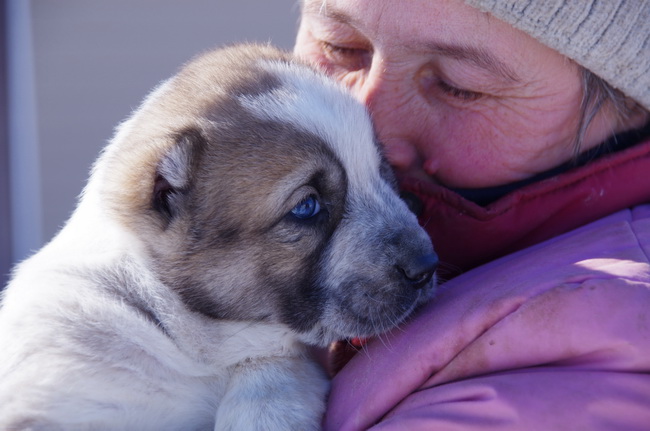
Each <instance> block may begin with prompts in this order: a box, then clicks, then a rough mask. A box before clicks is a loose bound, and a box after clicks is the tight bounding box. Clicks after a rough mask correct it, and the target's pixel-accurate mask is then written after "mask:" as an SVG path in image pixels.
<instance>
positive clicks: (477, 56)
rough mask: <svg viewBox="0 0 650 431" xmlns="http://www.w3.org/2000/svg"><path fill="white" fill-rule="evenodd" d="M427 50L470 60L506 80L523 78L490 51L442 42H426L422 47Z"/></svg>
mask: <svg viewBox="0 0 650 431" xmlns="http://www.w3.org/2000/svg"><path fill="white" fill-rule="evenodd" d="M421 49H423V50H424V51H426V52H430V53H432V54H435V55H441V56H444V57H449V58H453V59H455V60H462V61H468V62H470V63H472V64H474V65H475V66H477V67H480V68H481V69H485V70H487V71H488V72H491V73H492V74H493V75H496V76H499V77H501V78H503V79H504V80H506V81H510V82H520V81H521V78H520V77H519V76H518V75H517V73H516V72H515V71H514V70H513V69H512V68H511V67H510V66H509V65H508V64H506V63H504V62H503V61H501V60H500V59H498V58H496V57H495V56H494V55H492V54H491V53H490V52H489V51H486V50H484V49H481V48H476V47H472V46H466V45H450V44H441V43H425V44H423V46H422V47H421Z"/></svg>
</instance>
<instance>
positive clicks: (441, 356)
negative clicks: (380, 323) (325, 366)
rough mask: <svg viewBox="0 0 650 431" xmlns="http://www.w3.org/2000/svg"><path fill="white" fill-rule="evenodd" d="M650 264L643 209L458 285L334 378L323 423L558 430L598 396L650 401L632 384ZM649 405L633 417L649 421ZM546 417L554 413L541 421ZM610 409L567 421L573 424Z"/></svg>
mask: <svg viewBox="0 0 650 431" xmlns="http://www.w3.org/2000/svg"><path fill="white" fill-rule="evenodd" d="M649 255H650V205H645V206H639V207H635V208H632V209H628V210H624V211H620V212H617V213H615V214H612V215H610V216H608V217H605V218H603V219H601V220H598V221H596V222H594V223H591V224H589V225H586V226H583V227H581V228H579V229H577V230H574V231H571V232H568V233H566V234H564V235H561V236H559V237H556V238H553V239H552V240H549V241H546V242H544V243H541V244H538V245H536V246H534V247H531V248H528V249H524V250H522V251H520V252H517V253H515V254H513V255H509V256H506V257H504V258H502V259H499V260H497V261H494V262H492V263H490V264H488V265H484V266H482V267H479V268H476V269H474V270H472V271H469V272H467V273H466V274H463V275H461V276H458V277H457V278H455V279H453V280H451V281H449V282H448V283H445V284H444V285H443V286H442V289H441V291H440V293H439V295H438V296H437V297H436V298H435V299H434V300H433V301H432V302H431V303H430V304H429V305H428V306H427V307H426V308H425V309H423V310H422V311H421V312H420V313H419V314H418V315H417V316H416V317H415V318H414V319H413V320H412V321H411V322H410V323H409V324H408V325H407V326H406V327H404V328H401V329H400V330H397V331H395V333H394V334H391V335H390V336H389V337H387V338H385V339H383V340H377V341H375V342H373V343H371V344H370V345H369V346H368V347H367V350H366V351H365V352H362V353H361V354H357V356H356V357H355V358H354V359H353V361H352V362H351V363H350V364H348V366H346V367H345V368H344V369H343V370H342V372H341V373H339V374H338V375H337V376H336V378H335V380H334V385H333V391H332V397H331V402H330V410H329V413H328V423H329V424H334V423H336V425H337V427H339V426H340V425H345V424H348V425H349V424H351V423H352V422H350V420H351V418H354V421H356V422H355V423H356V424H357V425H359V424H361V422H365V423H364V425H363V426H369V425H370V424H372V423H374V422H376V421H377V420H379V419H380V418H384V420H387V419H389V418H392V419H390V420H388V422H385V425H388V424H389V423H391V421H393V422H394V421H395V420H398V418H402V419H401V420H406V418H407V417H410V418H411V419H413V417H417V418H420V419H422V420H423V421H424V422H422V423H426V424H427V426H432V425H441V424H443V423H446V422H444V421H443V422H440V421H442V420H443V419H442V418H446V419H444V420H448V419H449V417H448V416H446V414H450V412H451V411H453V409H457V411H456V413H454V414H456V415H460V416H454V417H457V418H458V420H463V421H465V420H470V419H471V418H472V417H475V418H476V417H483V415H485V417H483V419H484V420H489V418H490V417H492V419H494V420H497V419H498V420H499V421H506V422H509V421H511V425H513V424H518V425H517V426H519V427H521V426H524V425H526V426H527V428H526V429H537V428H539V427H540V426H541V427H542V428H545V429H553V428H554V426H553V423H554V422H552V421H555V420H559V419H560V418H563V420H565V419H566V418H564V416H563V414H562V412H563V411H564V412H565V413H566V410H567V407H570V408H569V410H571V411H573V412H574V413H575V410H574V408H573V407H575V408H576V409H583V410H582V411H588V410H585V408H586V407H587V406H586V404H585V403H592V402H594V403H595V402H596V401H595V400H598V399H600V398H598V397H596V398H594V397H595V395H596V394H600V395H602V393H603V391H606V392H607V393H608V394H609V395H608V398H606V400H607V401H602V402H604V403H605V404H607V403H610V402H612V403H617V402H622V401H623V399H624V398H625V397H628V398H629V397H632V398H633V399H634V400H637V398H636V397H639V398H638V400H643V399H645V400H648V399H650V378H649V377H648V376H647V375H642V374H638V378H634V376H636V374H635V373H648V372H650V263H649ZM630 379H631V380H630ZM640 383H643V384H642V385H640V386H639V384H640ZM639 391H640V392H639ZM580 394H582V395H580ZM642 395H643V397H645V398H643V397H642ZM621 397H623V398H621ZM628 401H629V400H628ZM598 402H600V401H598ZM562 404H565V405H564V407H563V406H562ZM628 404H629V403H628ZM629 405H630V406H634V405H636V404H634V403H632V404H629ZM469 406H471V407H469ZM612 406H613V405H607V406H603V408H605V407H606V408H609V407H612ZM466 407H467V409H466ZM645 407H646V409H645V410H641V412H637V413H635V414H636V416H634V415H632V416H631V419H630V420H633V421H634V420H636V419H639V418H641V417H642V418H643V420H648V422H646V423H650V406H645ZM483 408H485V410H482V409H483ZM606 408H605V410H603V412H604V411H606V410H607V409H606ZM630 408H632V407H630ZM636 408H637V410H638V406H637V407H636ZM450 409H451V410H450ZM549 409H550V410H553V411H554V412H556V413H557V414H555V413H554V414H553V415H551V416H548V415H546V417H547V419H544V420H542V419H540V417H538V416H539V414H540V413H539V412H541V411H542V410H544V411H547V413H548V410H549ZM409 412H410V413H409ZM415 412H417V414H416V416H409V415H412V414H415ZM445 412H446V413H445ZM524 412H526V413H525V414H524ZM603 412H600V411H598V412H596V413H594V412H591V413H589V415H591V416H589V417H586V416H581V415H575V414H574V413H572V414H574V416H575V418H574V419H572V420H573V422H570V423H574V424H576V426H577V425H585V423H586V422H584V421H592V422H593V421H594V420H595V419H594V417H593V414H597V415H600V414H605V413H603ZM630 414H632V413H630ZM463 415H467V416H463ZM640 415H641V416H640ZM644 415H645V416H644ZM628 417H629V415H628ZM361 418H364V419H363V420H361ZM635 418H636V419H635ZM566 420H568V419H566ZM639 420H640V419H639ZM432 421H433V422H432ZM436 421H437V422H436ZM529 421H530V423H529ZM549 421H551V422H549ZM534 422H538V423H539V424H540V425H538V426H537V428H536V427H535V426H533V423H534ZM597 422H598V421H597V420H596V423H597ZM409 424H410V425H409V428H408V429H417V427H416V426H415V425H414V423H409ZM404 425H405V423H402V422H400V426H404ZM346 426H347V425H345V426H343V427H342V428H341V429H355V426H356V425H355V426H351V427H350V428H346ZM513 426H514V425H513ZM468 429H471V428H468ZM498 429H509V428H507V427H506V428H498ZM573 429H575V427H574V428H573ZM592 429H593V427H592ZM617 429H624V428H617Z"/></svg>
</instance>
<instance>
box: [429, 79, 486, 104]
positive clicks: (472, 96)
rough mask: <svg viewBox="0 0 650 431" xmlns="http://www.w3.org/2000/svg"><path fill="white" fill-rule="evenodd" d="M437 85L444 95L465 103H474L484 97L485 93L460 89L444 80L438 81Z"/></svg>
mask: <svg viewBox="0 0 650 431" xmlns="http://www.w3.org/2000/svg"><path fill="white" fill-rule="evenodd" d="M437 85H438V88H439V89H440V91H441V92H442V93H444V94H446V95H448V96H451V97H454V98H456V99H459V100H463V101H472V100H476V99H479V98H481V97H483V96H484V94H483V93H480V92H478V91H472V90H465V89H462V88H458V87H456V86H454V85H452V84H449V83H448V82H446V81H444V80H442V79H438V82H437Z"/></svg>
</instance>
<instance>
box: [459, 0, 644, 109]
mask: <svg viewBox="0 0 650 431" xmlns="http://www.w3.org/2000/svg"><path fill="white" fill-rule="evenodd" d="M465 2H466V3H467V4H469V5H470V6H474V7H476V8H478V9H480V10H483V11H485V12H489V13H490V14H492V15H494V16H495V17H497V18H499V19H501V20H503V21H505V22H507V23H509V24H511V25H512V26H514V27H516V28H518V29H520V30H523V31H525V32H526V33H528V34H529V35H531V36H533V37H534V38H535V39H537V40H539V41H540V42H541V43H543V44H544V45H546V46H548V47H550V48H553V49H555V50H556V51H558V52H560V53H561V54H564V55H565V56H567V57H569V58H571V59H573V60H574V61H575V62H577V63H578V64H580V65H582V66H583V67H585V68H587V69H589V70H590V71H591V72H593V73H594V74H596V75H598V76H599V77H601V78H602V79H604V80H605V81H607V82H608V83H609V84H610V85H612V86H613V87H614V88H617V89H619V90H620V91H622V92H623V93H625V94H626V95H628V96H630V97H631V98H633V99H635V100H636V101H637V102H639V103H640V104H641V105H643V106H645V108H646V109H648V110H650V1H648V0H465Z"/></svg>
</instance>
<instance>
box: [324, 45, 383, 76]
mask: <svg viewBox="0 0 650 431" xmlns="http://www.w3.org/2000/svg"><path fill="white" fill-rule="evenodd" d="M320 50H321V52H322V53H323V55H324V57H325V59H326V61H327V62H328V63H329V65H331V66H333V67H337V68H342V69H345V70H348V71H357V70H361V69H365V68H367V67H368V66H370V62H371V61H372V51H371V50H370V49H368V48H359V47H353V46H347V45H345V44H337V43H332V42H328V41H320Z"/></svg>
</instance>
